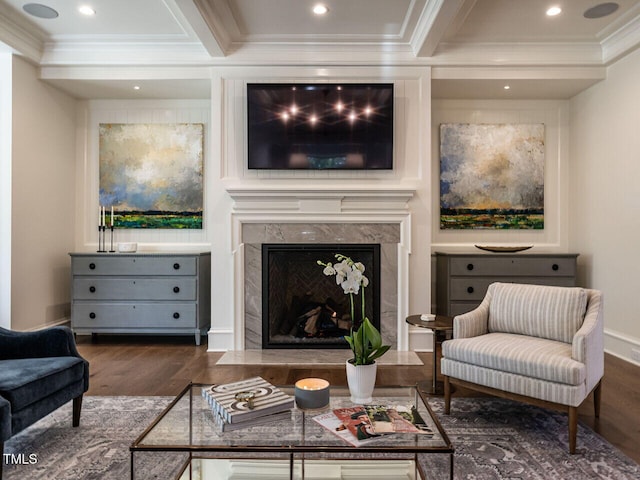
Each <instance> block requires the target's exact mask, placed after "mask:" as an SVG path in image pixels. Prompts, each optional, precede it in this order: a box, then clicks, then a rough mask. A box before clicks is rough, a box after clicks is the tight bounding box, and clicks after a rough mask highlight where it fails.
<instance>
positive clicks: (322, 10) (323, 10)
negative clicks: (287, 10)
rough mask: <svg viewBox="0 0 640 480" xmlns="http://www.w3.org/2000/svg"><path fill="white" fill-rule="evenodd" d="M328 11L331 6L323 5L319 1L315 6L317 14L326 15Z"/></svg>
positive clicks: (314, 9)
mask: <svg viewBox="0 0 640 480" xmlns="http://www.w3.org/2000/svg"><path fill="white" fill-rule="evenodd" d="M328 11H329V7H327V6H326V5H323V4H321V3H319V4H317V5H316V6H315V7H313V13H315V14H316V15H324V14H325V13H327V12H328Z"/></svg>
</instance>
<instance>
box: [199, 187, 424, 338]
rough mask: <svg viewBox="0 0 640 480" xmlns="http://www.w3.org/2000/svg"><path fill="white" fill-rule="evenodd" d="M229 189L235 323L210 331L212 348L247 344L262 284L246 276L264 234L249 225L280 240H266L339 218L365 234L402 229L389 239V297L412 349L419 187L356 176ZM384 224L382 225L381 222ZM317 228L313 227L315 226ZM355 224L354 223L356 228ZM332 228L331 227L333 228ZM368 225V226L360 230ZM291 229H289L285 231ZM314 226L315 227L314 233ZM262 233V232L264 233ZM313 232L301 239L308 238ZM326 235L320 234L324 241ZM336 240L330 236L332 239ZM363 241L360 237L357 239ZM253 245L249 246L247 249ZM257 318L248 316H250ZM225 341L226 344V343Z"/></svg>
mask: <svg viewBox="0 0 640 480" xmlns="http://www.w3.org/2000/svg"><path fill="white" fill-rule="evenodd" d="M226 190H227V193H228V194H229V196H230V197H231V199H232V200H233V206H232V211H231V218H230V220H231V235H232V238H231V254H232V257H233V285H234V300H233V305H234V307H233V310H234V313H233V318H234V319H233V326H232V328H230V329H228V328H220V329H214V328H213V327H212V330H211V331H210V332H209V345H210V348H211V349H212V350H213V351H216V350H227V349H229V347H230V346H231V345H233V349H235V350H244V349H245V348H247V345H245V336H244V332H245V328H251V327H249V325H253V323H254V322H253V318H252V317H251V314H250V312H248V311H247V310H246V309H245V302H246V301H249V302H252V301H253V300H252V299H253V298H254V296H253V295H252V294H247V295H245V292H248V291H255V290H256V289H257V288H256V287H255V285H253V283H252V282H255V281H257V279H258V278H259V275H251V277H250V278H245V267H246V264H247V263H249V264H252V263H253V262H255V261H256V259H255V258H254V255H253V249H255V248H256V247H257V245H258V244H259V243H261V242H262V240H257V239H255V238H253V236H252V238H251V239H250V240H248V239H247V238H245V236H244V234H243V230H244V226H246V227H251V229H252V230H253V231H254V233H255V230H256V228H257V229H258V230H259V231H261V232H264V238H265V241H266V240H267V239H268V237H269V236H271V235H273V234H274V233H275V235H276V238H277V241H275V242H274V241H273V239H271V240H269V241H268V242H266V243H279V242H280V241H283V242H284V241H285V239H284V237H286V236H289V235H291V231H292V229H293V230H295V228H294V225H295V224H299V225H300V232H302V233H304V234H305V235H308V234H309V232H307V230H310V231H311V234H312V236H313V235H315V233H318V232H323V231H326V229H323V227H322V225H325V224H326V225H328V224H331V225H333V227H331V229H334V228H335V226H336V225H337V224H342V226H343V227H344V225H348V226H349V228H348V229H347V230H348V231H349V232H351V234H354V233H355V234H357V233H358V232H359V231H361V232H362V233H363V234H365V235H369V236H370V235H372V233H371V232H373V235H374V236H375V235H376V233H377V231H378V230H380V231H382V230H386V228H382V226H383V225H386V226H389V227H390V226H394V228H395V229H396V230H395V231H396V232H397V237H396V240H395V241H394V242H393V243H392V244H387V246H386V247H385V248H390V249H391V250H390V251H389V252H388V255H391V256H392V257H393V258H394V261H393V263H394V265H396V267H394V268H395V269H394V272H395V273H394V274H393V275H394V280H393V282H391V283H392V284H393V285H394V287H393V290H394V292H393V293H392V295H390V296H389V298H390V299H391V300H392V301H393V303H394V305H395V306H394V308H393V311H394V314H393V317H392V320H391V321H392V323H394V325H395V330H396V332H397V344H396V347H397V349H398V350H400V351H406V350H408V346H409V338H408V333H409V332H408V329H407V327H406V322H405V321H404V320H405V318H406V316H407V315H408V305H409V294H408V292H409V288H408V283H409V255H410V254H411V208H410V203H409V202H410V200H411V199H412V198H413V197H414V195H415V193H416V188H413V187H407V186H397V185H389V184H387V185H384V184H381V185H375V186H373V185H372V183H371V182H368V184H367V186H362V185H356V184H353V183H352V182H350V183H346V182H340V181H336V182H334V183H333V184H331V185H329V184H327V183H326V182H324V183H319V184H316V185H313V186H309V187H307V186H305V187H300V184H299V183H298V184H297V185H290V186H282V185H281V184H280V185H275V184H271V185H266V184H264V183H262V184H257V183H251V182H249V183H243V184H242V185H229V186H227V187H226ZM376 226H380V228H378V227H376ZM316 227H317V229H318V230H314V228H316ZM352 227H353V228H352ZM331 229H330V230H331ZM358 229H363V230H358ZM284 231H286V232H287V233H286V235H284V236H283V235H282V233H283V232H284ZM314 231H315V233H313V232H314ZM261 235H262V234H261ZM307 240H310V238H308V237H306V238H303V239H299V238H298V239H297V240H296V241H298V242H303V243H304V242H306V241H307ZM324 241H327V240H320V242H321V243H322V242H324ZM328 243H331V242H328ZM356 243H361V242H356ZM247 249H248V250H247ZM249 319H251V320H252V321H251V322H249V321H248V320H249ZM225 346H226V347H225Z"/></svg>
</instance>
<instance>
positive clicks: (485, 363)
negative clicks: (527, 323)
mask: <svg viewBox="0 0 640 480" xmlns="http://www.w3.org/2000/svg"><path fill="white" fill-rule="evenodd" d="M442 354H443V357H445V358H447V359H450V360H456V361H459V362H463V363H467V364H472V365H477V366H480V367H485V368H490V369H492V370H499V371H504V372H509V373H513V374H517V375H522V376H524V377H531V378H537V379H541V380H547V381H550V382H557V383H563V384H567V385H580V384H582V383H584V381H585V378H586V368H585V365H584V364H582V363H580V362H578V361H576V360H573V359H572V358H571V345H569V344H566V343H564V342H557V341H555V340H547V339H544V338H537V337H526V336H523V335H515V334H511V333H488V334H486V335H480V336H478V337H471V338H460V339H455V340H447V341H446V342H444V343H443V344H442Z"/></svg>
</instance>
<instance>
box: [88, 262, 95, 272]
mask: <svg viewBox="0 0 640 480" xmlns="http://www.w3.org/2000/svg"><path fill="white" fill-rule="evenodd" d="M95 269H96V264H95V263H93V262H91V263H90V264H89V270H95Z"/></svg>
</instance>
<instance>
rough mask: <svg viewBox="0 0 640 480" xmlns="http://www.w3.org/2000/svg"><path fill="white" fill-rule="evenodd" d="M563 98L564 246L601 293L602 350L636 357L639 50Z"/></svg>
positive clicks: (639, 344) (639, 326)
mask: <svg viewBox="0 0 640 480" xmlns="http://www.w3.org/2000/svg"><path fill="white" fill-rule="evenodd" d="M570 103H571V117H570V124H571V165H570V171H571V181H570V193H571V198H570V205H569V211H570V212H571V220H570V226H571V231H570V246H571V249H573V250H576V251H579V252H581V258H582V266H583V268H582V269H581V272H580V276H581V279H582V281H583V282H584V283H585V284H586V285H588V286H592V287H594V288H597V289H600V290H602V291H603V292H604V299H605V300H604V302H605V310H604V311H605V329H606V341H605V348H606V349H607V351H609V352H613V353H615V354H617V355H619V356H623V357H625V358H627V359H628V358H630V357H631V352H632V349H637V351H638V355H640V322H639V321H638V312H639V311H640V295H639V294H638V285H639V281H638V267H639V266H640V248H639V245H640V131H639V129H638V126H639V125H640V50H637V51H636V52H635V53H632V54H630V55H628V56H627V57H625V58H624V59H622V60H620V61H619V62H617V63H615V64H614V65H612V66H611V67H609V69H608V72H607V79H606V80H604V81H602V82H600V83H598V84H597V85H595V86H593V87H591V88H590V89H588V90H586V91H585V92H583V93H581V94H580V95H578V96H576V97H575V98H573V99H572V100H571V102H570ZM636 361H640V360H638V358H636Z"/></svg>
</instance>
